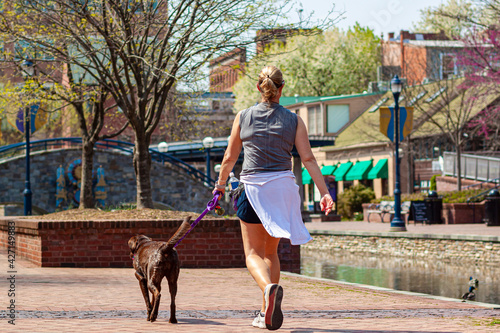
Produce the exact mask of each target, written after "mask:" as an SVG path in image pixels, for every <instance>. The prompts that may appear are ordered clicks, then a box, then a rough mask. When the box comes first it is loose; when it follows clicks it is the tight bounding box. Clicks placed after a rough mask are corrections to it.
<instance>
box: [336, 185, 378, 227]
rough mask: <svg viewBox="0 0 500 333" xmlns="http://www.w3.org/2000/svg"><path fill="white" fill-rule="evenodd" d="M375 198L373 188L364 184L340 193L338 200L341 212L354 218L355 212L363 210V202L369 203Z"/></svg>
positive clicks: (342, 214)
mask: <svg viewBox="0 0 500 333" xmlns="http://www.w3.org/2000/svg"><path fill="white" fill-rule="evenodd" d="M374 198H375V193H374V192H373V190H372V189H371V188H369V187H366V186H364V185H362V184H359V185H356V186H353V187H351V188H349V189H347V190H345V191H344V192H343V193H341V194H339V196H338V200H337V205H338V211H339V214H340V215H341V216H343V217H348V218H349V219H352V218H353V217H354V214H355V213H360V212H363V206H362V204H364V203H368V202H370V201H371V200H373V199H374ZM361 216H362V214H361ZM358 218H359V217H358Z"/></svg>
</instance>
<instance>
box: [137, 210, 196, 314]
mask: <svg viewBox="0 0 500 333" xmlns="http://www.w3.org/2000/svg"><path fill="white" fill-rule="evenodd" d="M190 220H191V217H187V218H186V219H185V220H184V221H183V222H182V224H181V225H180V227H179V229H177V231H176V232H175V234H174V235H173V236H172V237H171V238H170V239H169V240H168V241H167V242H155V241H153V240H152V239H151V238H149V237H147V236H144V235H137V236H134V237H132V238H130V240H129V241H128V246H129V248H130V257H131V258H133V259H134V268H135V277H136V278H137V280H139V285H140V287H141V291H142V295H143V296H144V301H145V302H146V308H147V310H148V320H150V321H151V322H153V321H155V320H156V317H157V316H158V308H159V306H160V298H161V293H160V292H161V280H162V279H163V277H166V278H167V281H168V288H169V291H170V319H169V323H177V319H176V318H175V295H176V294H177V279H178V277H179V270H180V263H179V257H178V255H177V251H176V250H175V248H174V245H175V244H176V243H177V241H178V240H179V239H181V238H182V236H184V235H185V234H186V232H187V231H188V230H189V228H190V227H191V225H190V224H189V221H190ZM148 291H149V292H151V294H152V297H153V300H152V302H150V301H149V292H148Z"/></svg>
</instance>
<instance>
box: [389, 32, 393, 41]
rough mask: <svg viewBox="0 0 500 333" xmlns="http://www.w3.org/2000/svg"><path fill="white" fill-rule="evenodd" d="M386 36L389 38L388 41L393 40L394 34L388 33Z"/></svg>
mask: <svg viewBox="0 0 500 333" xmlns="http://www.w3.org/2000/svg"><path fill="white" fill-rule="evenodd" d="M388 36H389V39H388V40H391V39H394V32H389V35H388Z"/></svg>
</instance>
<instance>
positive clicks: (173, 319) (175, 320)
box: [168, 317, 177, 324]
mask: <svg viewBox="0 0 500 333" xmlns="http://www.w3.org/2000/svg"><path fill="white" fill-rule="evenodd" d="M168 322H169V323H171V324H177V319H176V318H175V317H173V318H170V319H169V320H168Z"/></svg>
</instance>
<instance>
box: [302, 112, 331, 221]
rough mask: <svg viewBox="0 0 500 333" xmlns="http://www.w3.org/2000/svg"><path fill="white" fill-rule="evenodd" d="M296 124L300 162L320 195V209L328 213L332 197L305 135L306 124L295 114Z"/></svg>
mask: <svg viewBox="0 0 500 333" xmlns="http://www.w3.org/2000/svg"><path fill="white" fill-rule="evenodd" d="M297 118H298V124H297V133H296V134H295V147H296V148H297V152H298V153H299V155H300V159H301V161H302V164H304V166H305V167H306V169H307V171H308V172H309V174H310V175H311V178H312V180H313V181H314V184H316V186H317V187H318V190H319V193H320V195H321V201H320V205H321V210H324V211H325V215H328V213H329V212H331V210H332V207H333V199H332V197H331V196H330V193H329V192H328V188H327V187H326V183H325V179H324V178H323V175H322V174H321V170H320V169H319V166H318V162H317V161H316V158H315V157H314V154H313V153H312V150H311V144H310V143H309V136H308V135H307V129H306V125H305V124H304V121H303V120H302V118H300V116H298V115H297Z"/></svg>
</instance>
